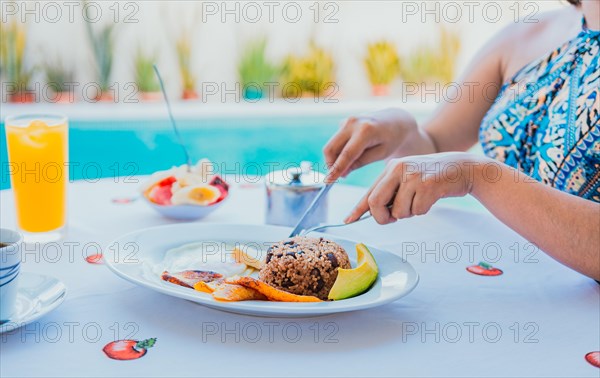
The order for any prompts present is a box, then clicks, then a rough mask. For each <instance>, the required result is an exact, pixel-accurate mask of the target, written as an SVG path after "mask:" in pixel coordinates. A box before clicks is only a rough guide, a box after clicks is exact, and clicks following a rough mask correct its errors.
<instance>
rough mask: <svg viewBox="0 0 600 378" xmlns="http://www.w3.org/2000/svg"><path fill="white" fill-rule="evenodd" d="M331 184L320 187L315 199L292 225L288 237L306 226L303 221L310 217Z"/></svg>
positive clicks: (298, 232)
mask: <svg viewBox="0 0 600 378" xmlns="http://www.w3.org/2000/svg"><path fill="white" fill-rule="evenodd" d="M332 186H333V184H327V185H325V186H324V187H323V188H322V189H321V191H320V192H319V193H318V194H317V196H316V197H315V199H314V200H313V201H312V202H311V203H310V206H308V209H306V211H305V212H304V214H303V215H302V217H301V218H300V220H299V221H298V223H296V227H294V230H293V231H292V233H291V234H290V238H291V237H294V236H296V235H298V234H300V233H301V232H302V231H304V230H305V229H306V228H307V227H306V226H307V225H306V224H305V222H306V221H307V220H308V219H310V216H311V215H312V214H313V213H314V212H315V211H316V210H317V208H318V206H319V204H320V203H321V200H322V199H323V198H325V196H326V195H327V193H328V192H329V190H330V189H331V187H332Z"/></svg>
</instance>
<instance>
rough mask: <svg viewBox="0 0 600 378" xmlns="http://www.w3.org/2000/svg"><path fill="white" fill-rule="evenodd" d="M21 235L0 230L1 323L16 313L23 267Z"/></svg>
mask: <svg viewBox="0 0 600 378" xmlns="http://www.w3.org/2000/svg"><path fill="white" fill-rule="evenodd" d="M21 240H22V238H21V234H19V233H18V232H16V231H12V230H9V229H6V228H0V323H4V322H7V321H9V320H10V318H11V316H12V315H13V314H14V312H15V306H16V301H17V291H18V277H19V270H20V267H21V253H20V252H21V251H20V247H21Z"/></svg>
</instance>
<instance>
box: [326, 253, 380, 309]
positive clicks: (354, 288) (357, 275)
mask: <svg viewBox="0 0 600 378" xmlns="http://www.w3.org/2000/svg"><path fill="white" fill-rule="evenodd" d="M356 260H357V267H356V268H354V269H342V268H338V275H337V278H336V279H335V283H334V284H333V287H332V288H331V290H330V291H329V295H328V298H329V299H331V300H336V301H337V300H340V299H347V298H351V297H355V296H357V295H360V294H362V293H364V292H365V291H367V290H369V288H370V287H371V286H372V285H373V283H374V282H375V280H376V279H377V275H378V274H379V268H378V267H377V262H375V258H374V257H373V255H372V254H371V251H369V249H368V248H367V246H366V245H364V244H362V243H361V244H357V245H356Z"/></svg>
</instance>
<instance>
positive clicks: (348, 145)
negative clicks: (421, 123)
mask: <svg viewBox="0 0 600 378" xmlns="http://www.w3.org/2000/svg"><path fill="white" fill-rule="evenodd" d="M422 137H423V136H422V135H421V132H420V131H419V128H418V126H417V122H416V121H415V119H414V118H413V117H412V116H411V115H410V114H408V113H407V112H405V111H403V110H400V109H386V110H382V111H378V112H374V113H370V114H367V115H364V116H358V117H350V118H348V119H347V120H345V121H344V122H343V123H342V125H341V128H340V130H339V131H338V132H337V133H336V134H335V135H334V136H333V137H332V138H331V139H330V140H329V142H328V143H327V145H325V147H324V148H323V152H324V154H325V161H326V162H327V166H328V167H329V175H328V176H327V178H326V182H329V183H331V182H334V181H335V180H337V179H338V178H340V177H345V176H346V175H348V174H349V173H350V172H351V171H353V170H355V169H358V168H360V167H362V166H365V165H367V164H370V163H373V162H375V161H378V160H382V159H386V158H388V157H390V156H392V155H393V154H394V153H399V154H401V155H406V153H402V152H400V151H399V150H402V148H403V146H404V145H407V144H409V145H411V146H412V147H414V146H421V145H422V144H423V143H419V141H417V140H416V139H419V138H422ZM432 149H433V148H432V147H429V148H427V147H425V148H421V150H423V151H422V152H420V153H433V152H435V151H433V150H432ZM415 153H417V152H415Z"/></svg>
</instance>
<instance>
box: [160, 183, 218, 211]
mask: <svg viewBox="0 0 600 378" xmlns="http://www.w3.org/2000/svg"><path fill="white" fill-rule="evenodd" d="M220 197H221V191H220V190H219V188H217V187H215V186H212V185H191V186H186V187H183V188H179V189H178V190H176V191H173V197H171V203H172V204H173V205H185V204H188V205H200V206H209V205H212V204H214V203H215V202H217V201H218V200H219V198H220Z"/></svg>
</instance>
